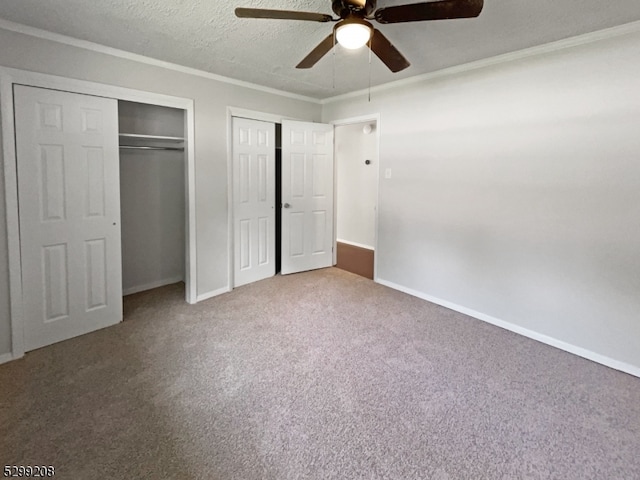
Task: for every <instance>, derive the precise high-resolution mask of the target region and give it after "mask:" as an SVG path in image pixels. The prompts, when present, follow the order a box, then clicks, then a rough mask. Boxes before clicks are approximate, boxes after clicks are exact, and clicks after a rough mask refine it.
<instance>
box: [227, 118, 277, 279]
mask: <svg viewBox="0 0 640 480" xmlns="http://www.w3.org/2000/svg"><path fill="white" fill-rule="evenodd" d="M233 223H234V250H235V251H234V286H235V287H238V286H240V285H245V284H247V283H251V282H255V281H257V280H262V279H263V278H268V277H272V276H273V275H275V125H274V124H273V123H269V122H261V121H257V120H249V119H246V118H234V119H233Z"/></svg>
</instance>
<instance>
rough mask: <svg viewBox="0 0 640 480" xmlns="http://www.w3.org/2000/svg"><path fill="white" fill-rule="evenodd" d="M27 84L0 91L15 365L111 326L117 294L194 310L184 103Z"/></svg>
mask: <svg viewBox="0 0 640 480" xmlns="http://www.w3.org/2000/svg"><path fill="white" fill-rule="evenodd" d="M32 76H33V74H31V73H29V74H26V73H25V78H23V79H22V80H21V82H22V83H19V82H18V81H17V79H15V78H14V79H13V88H12V89H11V94H10V95H8V94H7V91H5V90H3V91H2V92H0V97H1V99H0V100H2V102H0V105H1V106H2V108H3V112H2V113H3V120H4V119H9V120H8V121H7V122H3V125H2V127H3V137H4V138H5V144H3V147H7V146H11V145H12V142H9V143H6V138H8V137H5V136H4V134H6V133H7V132H9V135H11V136H15V152H13V151H12V149H11V148H8V149H5V151H7V150H8V151H9V154H10V155H9V156H8V157H7V158H8V159H9V160H10V161H11V160H12V158H13V160H12V161H13V162H15V169H16V174H15V177H13V178H12V177H11V176H10V177H8V178H7V182H8V185H9V187H11V188H12V189H13V191H14V192H15V197H14V198H13V199H12V202H11V204H12V205H14V207H15V208H13V209H10V210H8V214H7V215H8V217H7V218H8V221H7V228H8V232H9V236H10V238H13V239H18V241H19V243H18V244H17V245H16V243H15V242H14V243H12V244H10V245H9V247H10V248H9V253H10V256H11V257H10V258H13V259H15V258H18V259H19V261H18V262H14V263H13V267H14V268H13V269H12V270H11V275H10V282H11V288H12V289H13V290H12V291H14V290H15V292H16V293H15V296H13V295H14V293H12V309H15V311H16V312H18V314H17V315H16V316H15V317H13V318H12V320H13V324H12V326H13V328H12V344H13V353H14V355H18V356H20V355H21V354H22V353H24V352H26V351H31V350H34V349H36V348H40V347H43V346H46V345H51V344H53V343H56V342H60V341H63V340H66V339H69V338H72V337H76V336H78V335H83V334H85V333H89V332H93V331H95V330H98V329H101V328H105V327H108V326H111V325H115V324H116V323H118V322H120V321H122V319H123V318H122V313H123V311H122V297H123V295H127V294H131V293H135V292H140V291H143V290H147V289H151V288H156V287H159V286H162V285H167V284H171V283H177V282H181V281H184V282H185V283H186V290H185V296H186V299H187V301H188V302H195V301H196V294H195V293H196V289H195V284H194V282H193V281H192V277H193V274H194V271H195V268H194V267H195V257H194V255H195V248H194V244H193V243H194V242H193V240H194V235H193V234H192V233H191V232H192V231H193V230H194V228H195V217H194V204H193V202H194V199H193V194H194V192H193V184H194V178H193V165H194V160H195V159H194V154H193V148H192V146H193V130H194V126H193V122H194V119H193V101H192V100H189V99H181V98H177V97H167V96H161V95H156V94H151V93H145V92H138V91H130V90H127V89H122V88H119V87H108V86H105V85H98V84H90V83H86V82H84V83H83V82H75V81H73V82H72V81H71V80H69V82H71V84H69V85H68V86H66V84H65V88H64V89H60V85H61V84H64V82H65V81H66V80H61V79H51V78H49V77H43V76H38V78H37V79H33V78H31V77H32ZM31 82H35V83H36V84H38V85H28V84H29V83H31ZM74 90H79V91H74ZM156 101H157V103H156ZM145 102H146V103H145ZM11 107H13V108H11ZM7 109H11V110H13V111H12V112H11V115H7V114H6V113H7V112H5V110H7ZM10 127H12V128H10ZM187 178H188V182H187ZM187 197H188V198H187ZM11 216H13V219H12V218H11ZM187 245H188V247H189V248H187ZM187 255H188V256H189V260H187ZM16 269H17V273H16Z"/></svg>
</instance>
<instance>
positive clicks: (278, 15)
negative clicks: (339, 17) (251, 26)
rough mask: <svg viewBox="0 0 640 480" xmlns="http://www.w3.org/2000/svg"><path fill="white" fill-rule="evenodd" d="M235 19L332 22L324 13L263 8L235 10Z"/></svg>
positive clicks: (329, 16) (330, 17) (331, 18)
mask: <svg viewBox="0 0 640 480" xmlns="http://www.w3.org/2000/svg"><path fill="white" fill-rule="evenodd" d="M236 17H240V18H273V19H277V20H306V21H309V22H331V21H333V17H332V16H331V15H327V14H325V13H313V12H294V11H291V10H265V9H263V8H236Z"/></svg>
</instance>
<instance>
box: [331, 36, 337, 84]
mask: <svg viewBox="0 0 640 480" xmlns="http://www.w3.org/2000/svg"><path fill="white" fill-rule="evenodd" d="M331 50H332V54H331V56H332V57H333V89H334V90H335V89H336V30H335V28H334V29H333V48H332V49H331Z"/></svg>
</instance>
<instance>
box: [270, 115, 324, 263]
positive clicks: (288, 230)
mask: <svg viewBox="0 0 640 480" xmlns="http://www.w3.org/2000/svg"><path fill="white" fill-rule="evenodd" d="M332 249H333V126H332V125H325V124H322V123H307V122H295V121H289V120H287V121H283V122H282V265H281V273H282V274H287V273H296V272H302V271H305V270H313V269H316V268H323V267H330V266H331V265H332V264H333V252H332Z"/></svg>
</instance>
